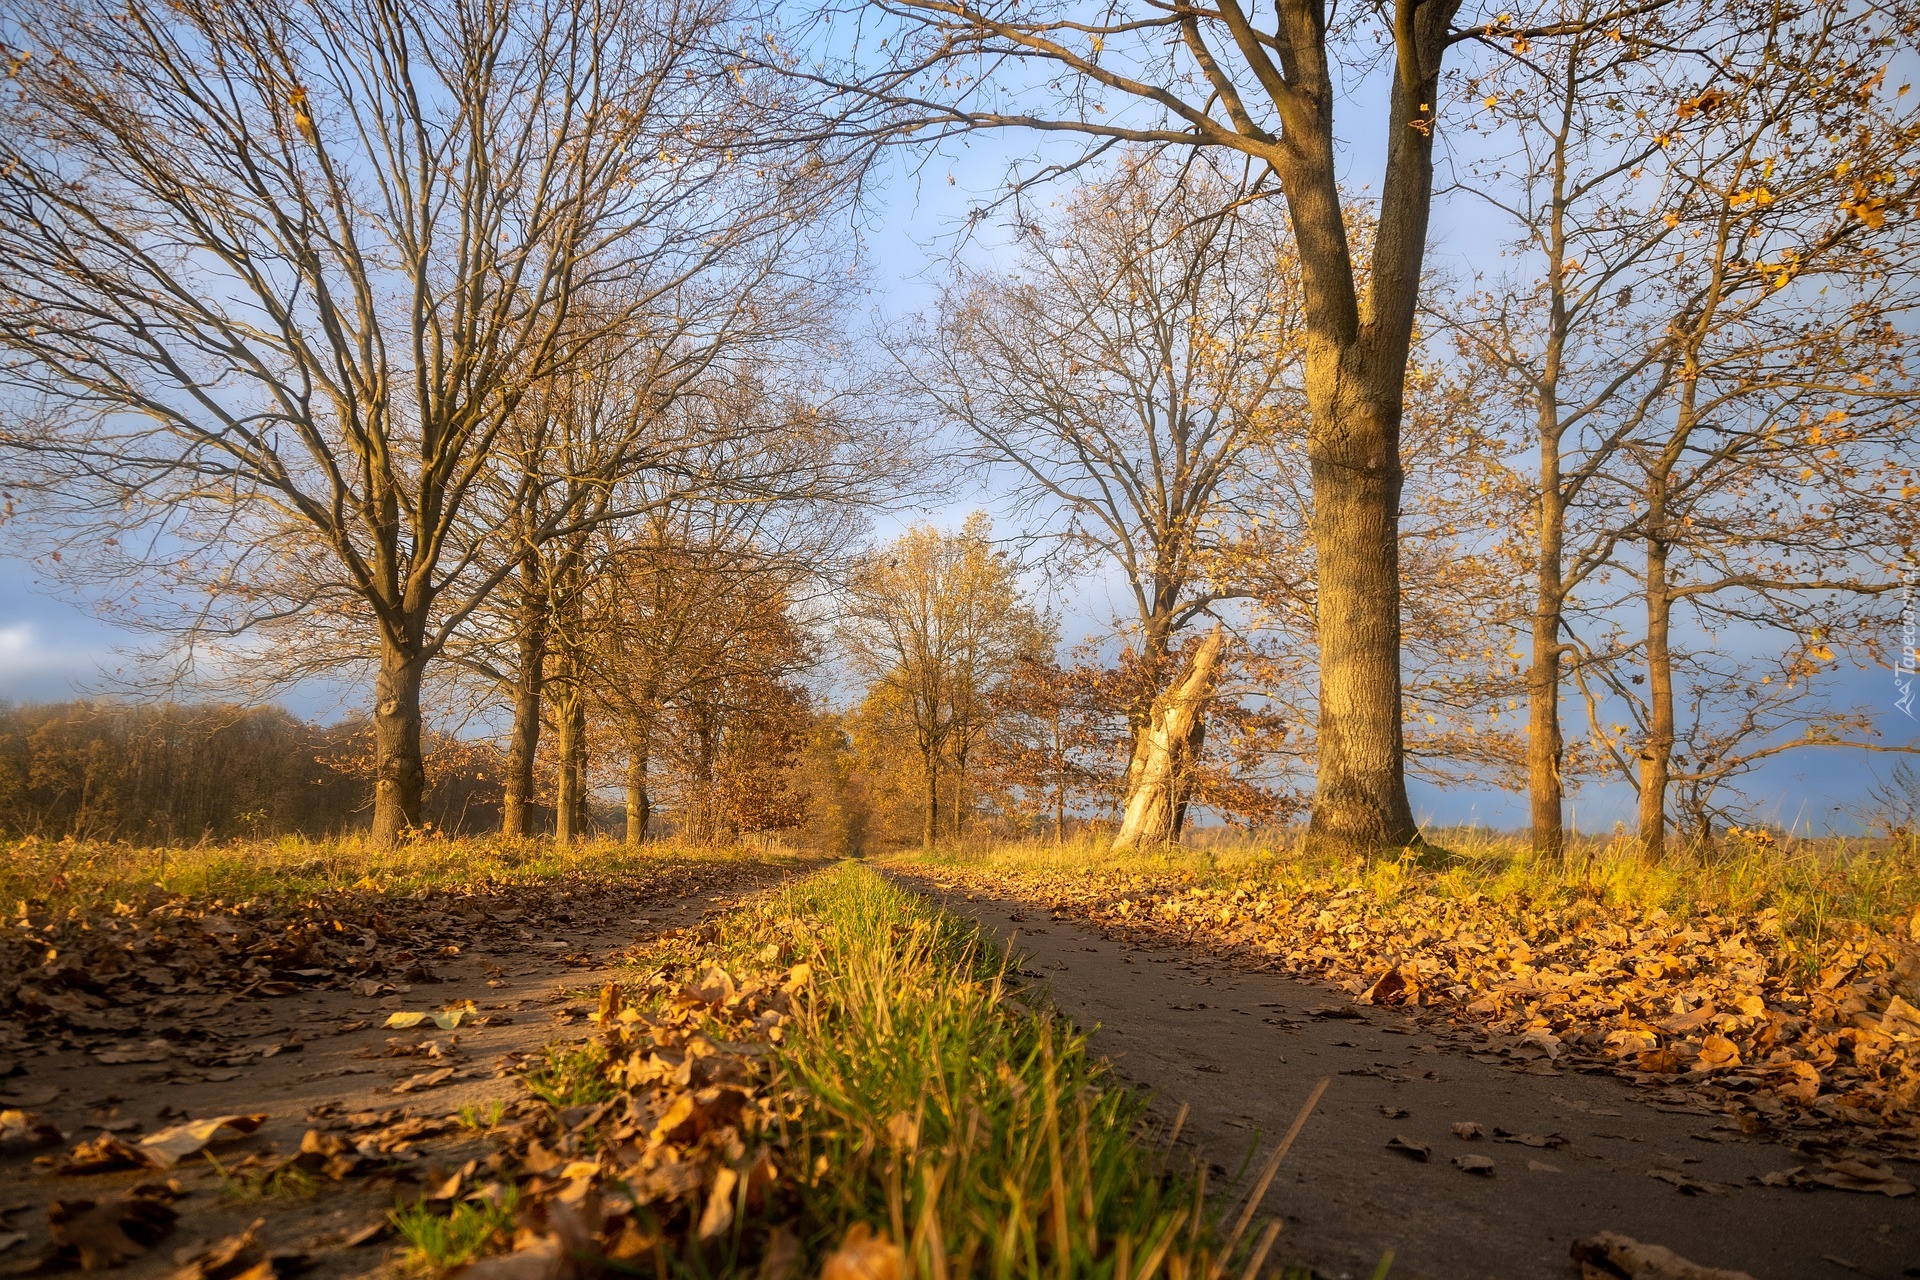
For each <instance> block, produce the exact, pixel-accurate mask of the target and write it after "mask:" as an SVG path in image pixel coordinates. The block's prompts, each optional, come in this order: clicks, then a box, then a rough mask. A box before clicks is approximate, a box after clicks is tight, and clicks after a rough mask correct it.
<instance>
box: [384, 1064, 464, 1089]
mask: <svg viewBox="0 0 1920 1280" xmlns="http://www.w3.org/2000/svg"><path fill="white" fill-rule="evenodd" d="M457 1070H459V1068H457V1067H439V1068H436V1069H435V1070H432V1071H422V1072H421V1073H420V1074H419V1075H417V1076H408V1077H407V1078H406V1079H405V1080H402V1081H401V1082H400V1083H399V1084H396V1085H395V1086H393V1092H395V1093H412V1092H413V1091H414V1090H416V1089H431V1088H433V1087H434V1086H435V1085H441V1084H445V1083H446V1082H447V1081H449V1080H451V1079H453V1073H454V1072H455V1071H457Z"/></svg>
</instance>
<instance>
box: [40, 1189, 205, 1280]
mask: <svg viewBox="0 0 1920 1280" xmlns="http://www.w3.org/2000/svg"><path fill="white" fill-rule="evenodd" d="M172 1199H173V1193H172V1192H171V1191H169V1190H168V1189H167V1188H165V1187H151V1186H141V1187H135V1188H134V1189H133V1190H132V1191H130V1192H128V1193H127V1194H126V1195H124V1196H117V1197H115V1198H114V1199H111V1200H105V1201H93V1200H56V1201H54V1202H53V1203H52V1204H51V1205H48V1206H47V1225H48V1227H49V1234H50V1237H51V1240H50V1243H49V1245H48V1247H47V1252H46V1255H45V1256H44V1257H43V1258H42V1259H41V1263H40V1267H39V1268H38V1269H39V1270H43V1271H53V1270H60V1269H64V1268H71V1267H76V1266H77V1267H79V1268H81V1269H82V1270H86V1271H101V1270H105V1269H107V1268H109V1267H118V1266H123V1265H125V1264H126V1263H128V1262H131V1261H133V1260H134V1259H135V1258H140V1257H144V1256H146V1253H147V1251H148V1250H149V1249H151V1248H152V1247H153V1246H154V1245H155V1244H157V1243H158V1242H159V1241H160V1240H161V1239H163V1238H164V1237H165V1236H166V1234H167V1233H168V1232H169V1231H171V1230H173V1224H174V1222H175V1220H176V1218H177V1217H178V1215H177V1214H175V1213H174V1211H173V1209H172V1207H171V1204H170V1202H171V1200H172Z"/></svg>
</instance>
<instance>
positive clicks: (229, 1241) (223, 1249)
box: [172, 1218, 267, 1280]
mask: <svg viewBox="0 0 1920 1280" xmlns="http://www.w3.org/2000/svg"><path fill="white" fill-rule="evenodd" d="M266 1222H267V1220H266V1219H265V1218H255V1219H254V1220H253V1221H252V1222H251V1223H250V1224H248V1226H247V1229H246V1230H245V1231H242V1232H241V1233H240V1234H238V1235H234V1236H228V1237H227V1238H226V1239H225V1240H222V1241H221V1242H220V1243H218V1244H216V1245H214V1246H213V1247H212V1248H210V1249H207V1250H205V1251H203V1252H201V1253H197V1254H194V1255H193V1256H192V1257H189V1258H188V1259H187V1260H186V1262H185V1263H184V1264H182V1265H181V1267H180V1269H179V1270H178V1271H176V1272H174V1273H173V1276H172V1280H235V1277H237V1276H239V1275H241V1274H242V1273H244V1272H246V1271H248V1270H250V1269H251V1268H252V1267H253V1266H254V1265H255V1264H256V1263H257V1262H258V1261H259V1258H258V1256H257V1251H256V1250H255V1249H254V1247H253V1241H254V1237H255V1236H256V1235H258V1234H259V1231H260V1228H261V1227H263V1226H265V1225H266ZM176 1256H177V1255H176Z"/></svg>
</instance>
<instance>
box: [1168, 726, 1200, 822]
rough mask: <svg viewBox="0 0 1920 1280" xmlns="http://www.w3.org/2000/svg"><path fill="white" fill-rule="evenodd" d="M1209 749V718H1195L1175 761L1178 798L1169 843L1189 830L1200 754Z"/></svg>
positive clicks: (1175, 792)
mask: <svg viewBox="0 0 1920 1280" xmlns="http://www.w3.org/2000/svg"><path fill="white" fill-rule="evenodd" d="M1206 747H1207V718H1206V717H1205V716H1203V715H1202V716H1195V717H1194V718H1193V728H1191V729H1189V730H1188V731H1187V740H1186V741H1185V742H1183V743H1181V744H1180V752H1179V754H1178V755H1177V756H1176V757H1175V759H1174V765H1175V767H1176V769H1177V770H1178V773H1177V774H1176V777H1177V779H1178V781H1177V783H1176V785H1175V789H1174V794H1175V795H1176V796H1177V797H1178V799H1177V800H1176V801H1175V803H1174V806H1173V822H1172V824H1171V825H1170V826H1169V827H1168V829H1167V843H1169V844H1172V843H1174V842H1175V841H1177V840H1179V839H1180V837H1181V835H1182V834H1183V833H1184V832H1185V831H1186V829H1187V807H1188V805H1189V804H1190V803H1191V801H1192V798H1193V784H1194V779H1195V778H1197V777H1198V776H1199V769H1200V753H1201V752H1202V751H1205V750H1206Z"/></svg>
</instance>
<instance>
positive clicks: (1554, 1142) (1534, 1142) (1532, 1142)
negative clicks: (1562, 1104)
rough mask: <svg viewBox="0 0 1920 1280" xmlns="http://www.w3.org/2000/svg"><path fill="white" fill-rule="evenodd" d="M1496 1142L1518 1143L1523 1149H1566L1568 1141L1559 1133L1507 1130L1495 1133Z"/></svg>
mask: <svg viewBox="0 0 1920 1280" xmlns="http://www.w3.org/2000/svg"><path fill="white" fill-rule="evenodd" d="M1493 1140H1494V1141H1495V1142H1517V1143H1519V1144H1520V1145H1521V1146H1523V1147H1564V1146H1566V1145H1567V1140H1566V1139H1565V1138H1563V1137H1561V1136H1560V1135H1559V1134H1557V1133H1512V1132H1509V1131H1508V1130H1506V1129H1498V1128H1496V1129H1495V1130H1494V1131H1493Z"/></svg>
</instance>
